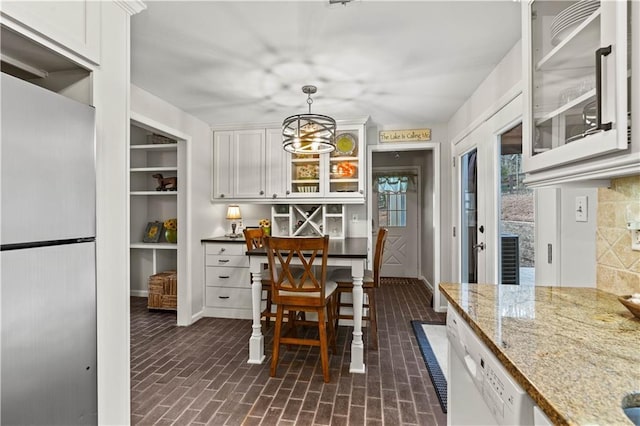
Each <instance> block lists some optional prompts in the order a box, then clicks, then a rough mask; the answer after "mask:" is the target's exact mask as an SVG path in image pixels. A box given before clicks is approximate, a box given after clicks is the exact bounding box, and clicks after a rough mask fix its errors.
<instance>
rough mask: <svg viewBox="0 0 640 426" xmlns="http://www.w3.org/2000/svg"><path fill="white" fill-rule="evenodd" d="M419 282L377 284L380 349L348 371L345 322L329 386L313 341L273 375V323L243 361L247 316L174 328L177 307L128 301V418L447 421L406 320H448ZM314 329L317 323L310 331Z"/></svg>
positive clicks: (141, 421) (160, 421) (287, 353)
mask: <svg viewBox="0 0 640 426" xmlns="http://www.w3.org/2000/svg"><path fill="white" fill-rule="evenodd" d="M430 300H431V294H430V293H429V291H428V290H427V289H426V287H425V286H424V285H423V284H422V283H421V282H420V281H417V280H407V279H392V278H386V279H383V283H382V285H381V287H380V288H379V289H377V290H376V301H377V302H378V305H377V306H378V324H379V325H378V334H379V346H380V347H379V350H377V351H373V350H369V348H368V342H367V340H366V338H367V336H368V333H367V331H368V330H367V329H366V328H365V329H364V335H365V365H366V368H367V373H366V374H351V373H349V360H350V358H351V354H350V342H351V332H352V331H353V330H352V328H351V327H345V326H341V327H339V331H338V354H337V355H331V360H330V367H331V383H324V382H323V380H322V368H321V366H320V357H319V351H318V348H315V347H314V348H311V347H304V346H302V347H296V346H293V347H292V348H291V349H286V347H284V346H283V347H282V349H281V360H280V363H279V366H278V376H277V377H274V378H272V377H269V363H270V361H271V357H270V355H271V342H272V332H273V326H271V327H270V328H269V330H268V331H267V332H266V333H265V353H266V355H267V358H266V360H265V363H264V364H262V365H250V364H247V363H246V361H247V357H248V341H249V336H250V334H251V322H250V321H248V320H234V319H222V318H203V319H201V320H199V321H198V322H196V323H195V324H193V325H191V326H189V327H177V326H176V325H175V323H176V315H175V312H163V311H148V310H147V308H146V298H140V297H132V298H131V423H132V424H136V425H151V424H157V425H164V424H167V425H169V424H173V425H296V424H299V425H305V426H309V425H365V424H366V425H399V424H403V425H414V424H420V425H445V424H446V415H445V414H444V413H443V412H442V410H441V408H440V405H439V403H438V399H437V397H436V394H435V392H434V390H433V386H432V384H431V381H430V379H429V373H428V371H427V369H426V367H425V365H424V362H423V360H422V356H421V354H420V349H419V348H418V345H417V342H416V339H415V337H414V335H413V331H412V329H411V323H410V322H411V320H428V321H444V314H438V313H436V312H434V311H433V310H432V309H431V308H430ZM304 332H305V333H308V334H309V335H310V336H311V335H312V334H313V333H315V330H313V329H311V328H309V329H307V330H306V331H304Z"/></svg>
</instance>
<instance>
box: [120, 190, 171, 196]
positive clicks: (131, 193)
mask: <svg viewBox="0 0 640 426" xmlns="http://www.w3.org/2000/svg"><path fill="white" fill-rule="evenodd" d="M129 195H151V196H156V197H157V196H164V195H172V196H175V195H178V191H131V192H129Z"/></svg>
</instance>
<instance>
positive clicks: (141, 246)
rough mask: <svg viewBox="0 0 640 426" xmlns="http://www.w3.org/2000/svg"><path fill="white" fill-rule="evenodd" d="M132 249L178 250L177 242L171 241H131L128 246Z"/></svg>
mask: <svg viewBox="0 0 640 426" xmlns="http://www.w3.org/2000/svg"><path fill="white" fill-rule="evenodd" d="M129 247H131V248H134V249H147V250H178V245H177V244H171V243H140V242H139V243H131V245H130V246H129Z"/></svg>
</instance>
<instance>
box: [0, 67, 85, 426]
mask: <svg viewBox="0 0 640 426" xmlns="http://www.w3.org/2000/svg"><path fill="white" fill-rule="evenodd" d="M0 97H1V98H2V107H1V108H2V109H1V110H0V119H1V123H0V124H1V127H2V139H1V141H0V157H1V169H0V172H1V174H0V179H1V182H0V184H1V190H2V192H1V216H0V223H1V227H0V228H1V229H0V242H1V246H2V252H1V263H0V269H1V279H2V281H1V292H0V299H1V307H2V312H1V321H2V322H1V328H2V339H1V342H0V345H1V350H0V357H1V363H0V397H1V401H2V404H1V406H0V423H1V424H3V425H13V424H47V425H52V424H64V425H73V424H96V423H97V374H96V373H97V372H96V267H95V265H96V247H95V235H96V225H95V222H96V207H95V205H96V190H95V185H96V184H95V174H96V172H95V111H94V109H93V108H92V107H90V106H88V105H85V104H82V103H79V102H75V101H73V100H71V99H68V98H66V97H63V96H61V95H59V94H56V93H53V92H50V91H48V90H45V89H43V88H40V87H38V86H35V85H33V84H30V83H28V82H25V81H22V80H19V79H16V78H14V77H12V76H9V75H7V74H4V73H3V74H2V80H1V85H0Z"/></svg>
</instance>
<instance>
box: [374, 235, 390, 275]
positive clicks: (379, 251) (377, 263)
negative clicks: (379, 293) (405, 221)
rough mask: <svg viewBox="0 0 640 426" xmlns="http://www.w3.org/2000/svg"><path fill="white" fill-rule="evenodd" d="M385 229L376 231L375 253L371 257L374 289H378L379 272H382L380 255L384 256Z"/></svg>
mask: <svg viewBox="0 0 640 426" xmlns="http://www.w3.org/2000/svg"><path fill="white" fill-rule="evenodd" d="M388 232H389V230H388V229H387V228H380V229H378V238H377V239H376V253H375V255H374V256H373V281H374V285H375V286H376V287H380V271H381V270H382V255H383V254H384V245H385V243H386V242H387V233H388Z"/></svg>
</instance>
